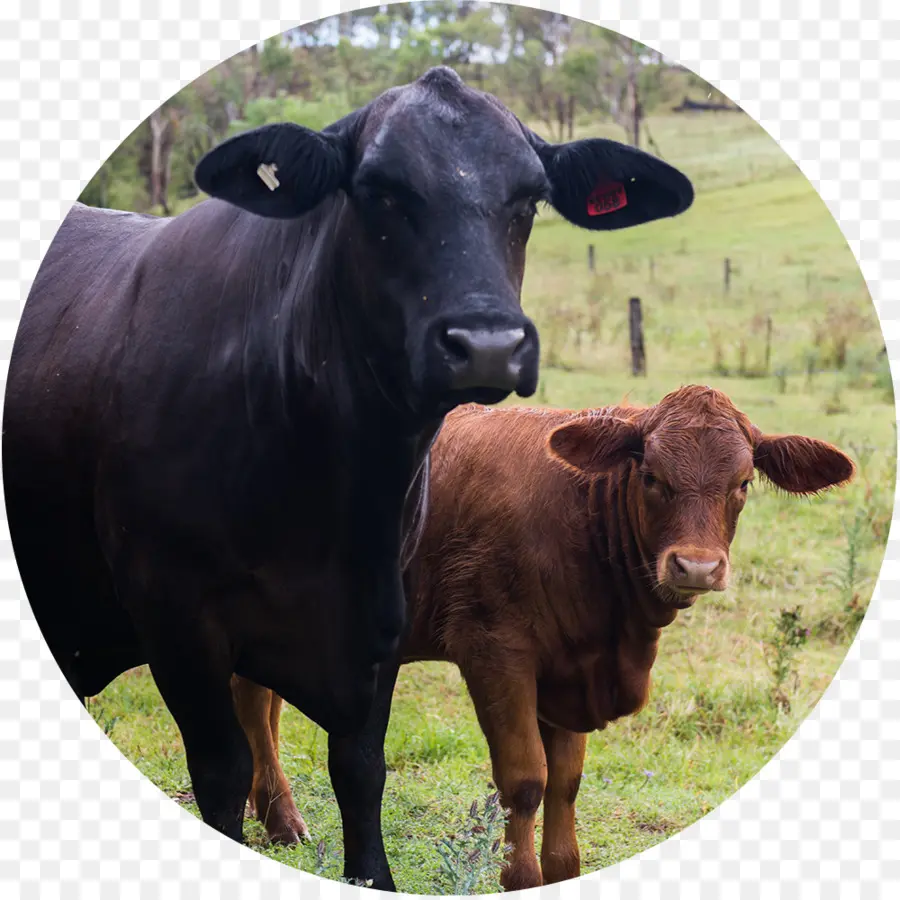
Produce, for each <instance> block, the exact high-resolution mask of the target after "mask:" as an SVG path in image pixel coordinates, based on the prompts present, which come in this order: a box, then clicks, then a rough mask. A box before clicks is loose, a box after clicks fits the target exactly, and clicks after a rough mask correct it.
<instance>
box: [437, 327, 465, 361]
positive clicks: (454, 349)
mask: <svg viewBox="0 0 900 900" xmlns="http://www.w3.org/2000/svg"><path fill="white" fill-rule="evenodd" d="M470 335H471V332H468V331H463V330H462V329H459V328H448V329H446V330H445V331H444V332H443V333H442V334H441V337H440V342H441V347H442V348H443V350H444V351H445V352H446V354H447V356H449V357H450V359H451V360H454V361H459V362H462V363H464V362H466V361H467V360H468V359H469V355H470V351H471V347H472V345H471V341H470V339H469V338H470Z"/></svg>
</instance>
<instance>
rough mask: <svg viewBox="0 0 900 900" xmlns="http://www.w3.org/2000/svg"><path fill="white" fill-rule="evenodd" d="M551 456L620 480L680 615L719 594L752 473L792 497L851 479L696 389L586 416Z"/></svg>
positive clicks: (835, 462)
mask: <svg viewBox="0 0 900 900" xmlns="http://www.w3.org/2000/svg"><path fill="white" fill-rule="evenodd" d="M549 452H550V454H551V455H552V456H554V457H556V458H558V459H560V460H562V461H563V462H565V463H566V464H567V465H569V466H571V467H573V468H575V469H577V470H578V471H580V472H582V473H585V474H586V475H609V476H610V477H613V478H616V477H618V478H622V479H624V482H623V483H624V484H625V485H626V487H625V489H626V503H627V511H628V518H629V522H628V523H627V525H628V527H629V528H630V531H631V534H632V535H633V538H634V541H635V544H636V546H637V549H638V551H639V553H640V555H641V559H642V562H643V564H644V566H645V567H646V570H647V574H648V575H649V577H650V579H651V581H652V584H653V587H654V589H655V593H656V594H657V596H658V597H660V598H661V599H662V600H663V601H664V602H666V603H668V604H670V605H672V606H674V607H677V608H685V607H687V606H690V605H691V604H692V603H693V602H694V600H695V599H696V597H697V595H698V594H702V593H705V592H706V591H723V590H725V588H726V587H727V585H728V578H729V575H730V563H729V555H728V554H729V548H730V546H731V542H732V540H733V539H734V535H735V529H736V528H737V522H738V516H740V514H741V510H742V509H743V508H744V504H745V503H746V501H747V495H748V491H749V488H750V485H751V483H752V482H753V478H754V472H755V471H756V472H759V473H761V474H762V475H763V476H764V477H765V478H766V479H768V480H769V481H770V482H772V483H773V484H774V485H775V486H776V487H778V488H780V489H781V490H784V491H787V492H788V493H791V494H815V493H817V492H818V491H821V490H823V489H825V488H828V487H831V486H834V485H839V484H843V483H845V482H847V481H849V480H850V479H851V478H852V477H853V473H854V466H853V462H852V461H851V460H850V458H849V457H847V456H846V455H845V454H843V453H842V452H841V451H840V450H838V449H837V448H835V447H833V446H831V445H830V444H827V443H825V442H824V441H820V440H816V439H815V438H809V437H802V436H800V435H769V434H763V433H762V432H761V431H760V430H759V429H758V428H757V427H756V426H755V425H753V424H752V423H751V422H750V420H749V419H748V418H747V417H746V416H745V415H744V414H743V413H741V412H740V411H738V410H737V409H736V408H735V407H734V405H733V404H732V403H731V401H730V400H729V399H728V397H726V396H725V394H723V393H721V392H720V391H716V390H713V389H712V388H706V387H698V386H690V387H685V388H681V389H680V390H677V391H675V392H673V393H671V394H669V395H667V396H666V397H665V398H663V400H662V401H661V402H660V403H659V404H657V405H656V406H653V407H649V408H647V409H634V410H630V409H624V410H618V411H617V412H616V413H614V414H613V415H609V414H604V413H603V412H602V411H601V412H599V413H598V414H594V415H585V416H583V417H579V418H576V419H573V420H572V421H570V422H568V423H566V424H565V425H561V426H559V427H558V428H556V429H555V430H554V431H553V432H551V434H550V437H549Z"/></svg>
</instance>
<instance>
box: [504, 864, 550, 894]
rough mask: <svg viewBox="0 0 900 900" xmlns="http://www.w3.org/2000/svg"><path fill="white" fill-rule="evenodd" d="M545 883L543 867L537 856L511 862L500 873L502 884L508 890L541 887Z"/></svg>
mask: <svg viewBox="0 0 900 900" xmlns="http://www.w3.org/2000/svg"><path fill="white" fill-rule="evenodd" d="M543 883H544V878H543V876H542V874H541V867H540V866H539V865H538V861H537V859H536V858H535V859H522V860H516V861H514V862H511V863H510V864H509V865H508V866H507V867H506V868H505V869H504V870H503V872H502V873H501V875H500V884H501V885H502V887H503V890H504V891H506V892H510V891H524V890H526V889H527V888H534V887H541V885H543Z"/></svg>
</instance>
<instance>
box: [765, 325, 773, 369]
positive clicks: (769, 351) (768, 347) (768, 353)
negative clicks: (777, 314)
mask: <svg viewBox="0 0 900 900" xmlns="http://www.w3.org/2000/svg"><path fill="white" fill-rule="evenodd" d="M771 359H772V317H771V316H766V375H768V374H769V362H770V360H771Z"/></svg>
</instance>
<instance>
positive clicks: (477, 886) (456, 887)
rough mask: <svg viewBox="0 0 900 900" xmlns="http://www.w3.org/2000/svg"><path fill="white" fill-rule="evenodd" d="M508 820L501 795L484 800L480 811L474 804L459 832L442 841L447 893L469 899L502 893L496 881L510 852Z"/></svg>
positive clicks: (439, 844)
mask: <svg viewBox="0 0 900 900" xmlns="http://www.w3.org/2000/svg"><path fill="white" fill-rule="evenodd" d="M506 819H507V813H506V811H505V810H504V809H503V807H502V806H501V805H500V795H499V793H496V792H495V793H493V794H491V795H490V796H489V797H487V798H486V799H485V801H484V805H483V807H482V808H481V810H479V809H478V801H477V800H476V801H474V802H473V803H472V806H471V808H470V809H469V814H468V816H467V817H466V820H465V823H464V824H463V827H462V828H461V829H460V831H459V832H457V833H456V834H452V835H450V837H445V838H442V839H441V841H440V842H439V843H438V845H437V851H438V854H439V855H440V857H441V882H442V884H443V886H444V887H445V888H446V893H448V894H452V895H454V896H468V895H469V894H474V893H483V892H484V891H487V890H491V891H499V890H502V888H500V886H499V884H494V883H493V880H494V878H495V877H496V878H499V875H500V870H501V869H502V868H503V867H504V866H505V865H506V854H507V853H509V851H510V849H511V848H510V847H509V846H507V845H505V844H504V843H503V831H504V829H505V828H506Z"/></svg>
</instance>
